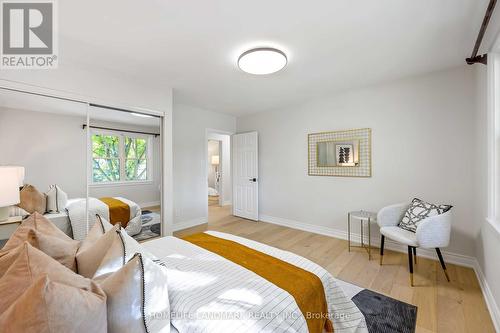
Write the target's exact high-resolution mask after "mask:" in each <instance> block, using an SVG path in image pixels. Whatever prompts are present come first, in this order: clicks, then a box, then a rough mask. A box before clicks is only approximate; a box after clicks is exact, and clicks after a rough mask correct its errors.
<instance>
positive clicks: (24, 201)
mask: <svg viewBox="0 0 500 333" xmlns="http://www.w3.org/2000/svg"><path fill="white" fill-rule="evenodd" d="M19 195H20V197H21V202H20V203H19V205H18V206H19V207H21V208H22V209H24V210H25V211H27V212H28V213H30V214H32V213H34V212H38V213H40V214H44V213H45V210H46V209H47V199H46V197H45V194H43V193H42V192H40V191H38V190H37V188H36V187H34V186H33V185H29V184H26V185H24V186H23V188H22V189H21V192H20V193H19Z"/></svg>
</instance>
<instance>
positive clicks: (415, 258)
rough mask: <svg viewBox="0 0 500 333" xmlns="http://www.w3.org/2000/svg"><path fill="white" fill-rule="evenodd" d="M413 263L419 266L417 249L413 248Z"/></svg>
mask: <svg viewBox="0 0 500 333" xmlns="http://www.w3.org/2000/svg"><path fill="white" fill-rule="evenodd" d="M413 261H414V262H415V265H416V264H417V248H416V247H413Z"/></svg>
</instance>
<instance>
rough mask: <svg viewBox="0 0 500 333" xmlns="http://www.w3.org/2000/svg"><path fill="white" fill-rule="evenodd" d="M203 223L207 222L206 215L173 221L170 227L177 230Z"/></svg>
mask: <svg viewBox="0 0 500 333" xmlns="http://www.w3.org/2000/svg"><path fill="white" fill-rule="evenodd" d="M205 223H208V219H207V218H206V217H200V218H197V219H193V220H188V221H182V222H177V223H174V225H173V228H172V229H173V231H178V230H183V229H188V228H192V227H196V226H198V225H202V224H205Z"/></svg>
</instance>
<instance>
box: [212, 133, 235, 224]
mask: <svg viewBox="0 0 500 333" xmlns="http://www.w3.org/2000/svg"><path fill="white" fill-rule="evenodd" d="M206 147H207V215H208V216H210V215H212V213H213V210H221V209H222V208H223V207H224V209H227V208H228V207H227V206H230V205H231V204H232V182H231V136H230V134H229V133H223V132H218V131H215V130H207V146H206Z"/></svg>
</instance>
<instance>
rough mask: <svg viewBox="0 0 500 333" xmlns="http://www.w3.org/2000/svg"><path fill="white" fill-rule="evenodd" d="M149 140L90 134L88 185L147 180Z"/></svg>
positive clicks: (124, 135)
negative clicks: (90, 179)
mask: <svg viewBox="0 0 500 333" xmlns="http://www.w3.org/2000/svg"><path fill="white" fill-rule="evenodd" d="M151 141H152V140H151V137H150V136H136V135H131V134H128V133H120V132H96V131H93V132H92V134H91V149H92V161H91V164H92V183H93V184H106V183H118V182H120V183H123V182H144V181H150V180H151V174H152V172H151V166H152V163H151V154H150V149H151Z"/></svg>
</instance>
